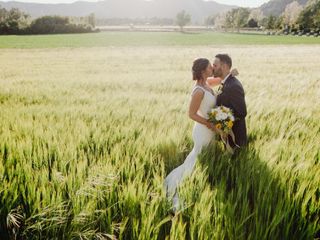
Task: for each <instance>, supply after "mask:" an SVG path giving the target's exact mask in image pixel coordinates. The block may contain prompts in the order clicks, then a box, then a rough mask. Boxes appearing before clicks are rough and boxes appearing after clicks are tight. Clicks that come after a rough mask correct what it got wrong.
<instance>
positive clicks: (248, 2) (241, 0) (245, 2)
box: [2, 0, 269, 7]
mask: <svg viewBox="0 0 320 240" xmlns="http://www.w3.org/2000/svg"><path fill="white" fill-rule="evenodd" d="M2 1H5V2H8V0H2ZM16 1H18V2H37V3H72V2H75V0H16ZM85 1H87V2H97V0H85ZM215 1H216V2H219V3H223V4H229V5H237V6H241V7H258V6H260V5H261V4H263V3H265V2H268V1H269V0H215Z"/></svg>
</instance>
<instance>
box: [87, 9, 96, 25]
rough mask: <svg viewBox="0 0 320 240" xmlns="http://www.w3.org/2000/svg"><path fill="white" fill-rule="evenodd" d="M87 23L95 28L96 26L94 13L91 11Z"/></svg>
mask: <svg viewBox="0 0 320 240" xmlns="http://www.w3.org/2000/svg"><path fill="white" fill-rule="evenodd" d="M88 24H89V25H90V26H91V27H93V28H95V26H96V17H95V14H94V13H91V14H90V15H89V16H88Z"/></svg>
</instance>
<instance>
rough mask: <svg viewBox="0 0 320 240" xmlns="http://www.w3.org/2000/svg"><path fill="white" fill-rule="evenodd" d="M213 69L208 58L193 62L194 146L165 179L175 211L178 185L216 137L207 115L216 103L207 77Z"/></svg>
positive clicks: (190, 109)
mask: <svg viewBox="0 0 320 240" xmlns="http://www.w3.org/2000/svg"><path fill="white" fill-rule="evenodd" d="M212 70H213V69H212V66H211V64H210V62H209V60H208V59H205V58H198V59H196V60H195V61H194V62H193V66H192V73H193V80H195V81H196V83H195V86H194V88H193V90H192V93H191V102H190V106H189V117H190V118H191V119H192V120H194V121H195V124H194V127H193V131H192V139H193V142H194V147H193V149H192V151H191V152H190V153H189V155H188V156H187V158H186V159H185V161H184V163H183V164H182V165H180V166H179V167H177V168H175V169H173V170H172V171H171V172H170V174H169V175H168V176H167V177H166V179H165V181H164V187H165V190H166V194H167V197H168V198H170V199H171V198H172V201H173V210H174V211H177V210H178V209H179V207H180V206H179V197H178V191H177V187H178V185H179V184H180V183H181V182H182V181H183V179H184V178H185V177H187V176H188V175H189V174H191V173H192V171H193V168H194V166H195V163H196V159H197V156H198V154H199V153H200V152H201V150H202V148H203V147H204V146H207V145H208V144H209V143H210V141H211V140H212V139H214V136H215V132H216V131H217V129H215V127H214V125H213V124H212V123H211V122H209V121H208V117H207V113H208V112H209V111H210V110H211V109H212V108H213V107H214V106H215V105H216V95H215V94H214V92H213V90H212V89H211V88H210V86H209V85H208V83H207V79H208V78H209V77H211V76H212Z"/></svg>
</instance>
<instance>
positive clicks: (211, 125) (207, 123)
mask: <svg viewBox="0 0 320 240" xmlns="http://www.w3.org/2000/svg"><path fill="white" fill-rule="evenodd" d="M206 126H207V128H209V129H211V130H213V131H214V130H215V126H214V124H213V123H212V122H209V121H207V122H206Z"/></svg>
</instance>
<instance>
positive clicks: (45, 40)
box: [0, 32, 320, 48]
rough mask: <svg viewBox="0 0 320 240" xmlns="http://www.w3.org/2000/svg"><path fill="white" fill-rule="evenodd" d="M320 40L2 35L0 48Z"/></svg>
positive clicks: (119, 34) (201, 35)
mask: <svg viewBox="0 0 320 240" xmlns="http://www.w3.org/2000/svg"><path fill="white" fill-rule="evenodd" d="M319 43H320V38H316V37H297V36H267V35H261V34H236V33H214V32H206V33H185V34H181V33H170V32H169V33H154V32H153V33H151V32H149V33H148V32H144V33H141V32H103V33H91V34H70V35H65V34H64V35H31V36H0V48H60V47H74V48H78V47H111V46H114V47H119V46H133V47H137V46H195V45H201V46H208V45H214V46H217V45H218V46H219V45H279V44H280V45H287V44H289V45H292V44H319Z"/></svg>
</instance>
